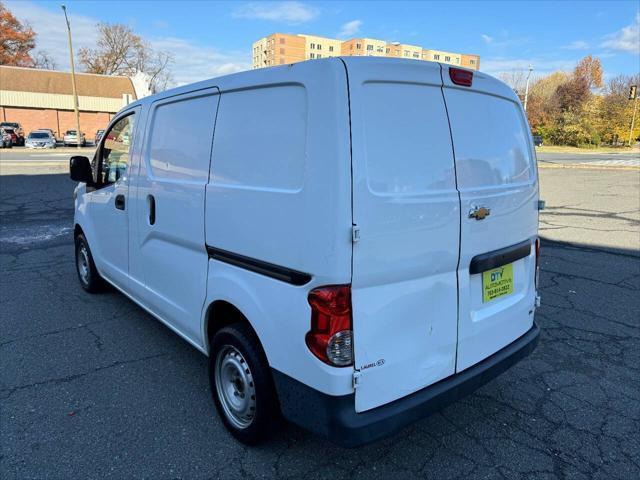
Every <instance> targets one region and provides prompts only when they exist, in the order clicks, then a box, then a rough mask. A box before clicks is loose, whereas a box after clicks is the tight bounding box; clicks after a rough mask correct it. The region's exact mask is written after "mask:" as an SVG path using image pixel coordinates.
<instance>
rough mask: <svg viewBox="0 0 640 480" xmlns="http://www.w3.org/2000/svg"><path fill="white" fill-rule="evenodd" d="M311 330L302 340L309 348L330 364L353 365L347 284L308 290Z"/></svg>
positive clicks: (335, 365) (349, 290) (337, 365)
mask: <svg viewBox="0 0 640 480" xmlns="http://www.w3.org/2000/svg"><path fill="white" fill-rule="evenodd" d="M308 301H309V305H311V330H309V332H308V333H307V335H306V337H305V341H306V343H307V347H309V350H311V352H312V353H313V354H314V355H315V356H316V357H318V358H319V359H320V360H322V361H323V362H324V363H327V364H329V365H331V366H334V367H347V366H349V365H352V364H353V329H352V326H351V285H331V286H327V287H320V288H315V289H313V290H311V291H310V292H309V297H308Z"/></svg>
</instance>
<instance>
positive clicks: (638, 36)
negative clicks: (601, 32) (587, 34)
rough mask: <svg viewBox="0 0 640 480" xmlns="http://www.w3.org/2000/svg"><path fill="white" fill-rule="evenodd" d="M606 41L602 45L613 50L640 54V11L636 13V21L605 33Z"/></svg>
mask: <svg viewBox="0 0 640 480" xmlns="http://www.w3.org/2000/svg"><path fill="white" fill-rule="evenodd" d="M604 39H605V41H604V42H602V44H601V45H600V46H602V47H604V48H610V49H612V50H620V51H623V52H629V53H635V54H640V12H638V13H637V14H636V19H635V22H634V23H632V24H631V25H628V26H626V27H624V28H622V29H621V30H619V31H617V32H615V33H611V34H609V35H605V37H604Z"/></svg>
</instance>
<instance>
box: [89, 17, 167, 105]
mask: <svg viewBox="0 0 640 480" xmlns="http://www.w3.org/2000/svg"><path fill="white" fill-rule="evenodd" d="M97 27H98V33H99V36H98V42H97V44H96V48H81V49H80V50H79V51H78V61H79V62H80V64H81V65H83V66H84V69H85V71H86V72H89V73H99V74H103V75H126V76H133V75H135V74H136V73H137V72H143V73H145V74H146V75H147V76H148V77H149V78H150V90H151V91H152V92H154V93H155V92H159V91H162V90H164V89H166V88H167V86H168V85H170V83H171V80H172V79H171V72H170V70H169V67H170V65H171V63H172V62H173V57H172V55H171V54H170V53H168V52H161V51H156V50H154V49H153V48H152V47H151V45H150V43H149V42H147V41H145V40H144V39H142V38H141V37H140V36H139V35H136V34H135V33H134V32H133V30H132V29H131V28H130V27H129V26H127V25H122V24H117V23H116V24H110V23H99V24H98V25H97Z"/></svg>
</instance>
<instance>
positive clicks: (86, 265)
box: [76, 234, 103, 293]
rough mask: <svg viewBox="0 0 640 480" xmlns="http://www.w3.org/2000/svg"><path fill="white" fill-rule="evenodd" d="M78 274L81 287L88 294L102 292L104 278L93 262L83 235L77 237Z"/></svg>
mask: <svg viewBox="0 0 640 480" xmlns="http://www.w3.org/2000/svg"><path fill="white" fill-rule="evenodd" d="M76 272H77V273H78V279H79V280H80V285H82V288H84V289H85V290H86V291H87V292H90V293H96V292H99V291H100V290H102V287H103V281H102V278H101V277H100V274H99V273H98V269H97V268H96V264H95V263H94V262H93V256H92V255H91V250H90V249H89V244H88V243H87V239H86V238H84V235H82V234H80V235H78V236H77V237H76Z"/></svg>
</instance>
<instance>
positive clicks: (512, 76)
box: [500, 69, 527, 95]
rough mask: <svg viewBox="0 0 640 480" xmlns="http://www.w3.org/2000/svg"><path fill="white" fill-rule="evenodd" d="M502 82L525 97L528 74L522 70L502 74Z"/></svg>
mask: <svg viewBox="0 0 640 480" xmlns="http://www.w3.org/2000/svg"><path fill="white" fill-rule="evenodd" d="M500 80H502V81H503V82H504V83H506V84H507V85H509V86H510V87H511V88H513V89H514V90H515V91H516V92H517V93H518V94H519V95H524V89H525V85H526V84H527V72H526V71H525V70H522V69H518V70H515V69H514V70H511V71H509V72H502V73H501V74H500Z"/></svg>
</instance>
